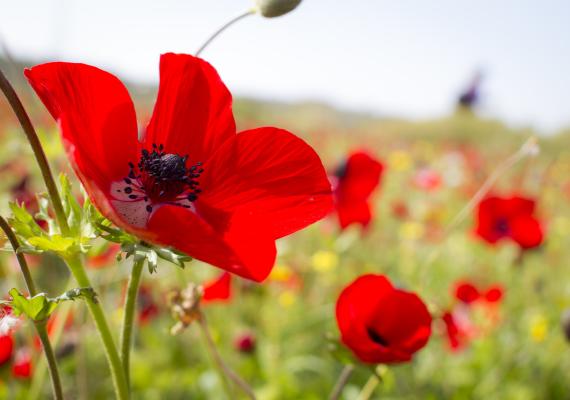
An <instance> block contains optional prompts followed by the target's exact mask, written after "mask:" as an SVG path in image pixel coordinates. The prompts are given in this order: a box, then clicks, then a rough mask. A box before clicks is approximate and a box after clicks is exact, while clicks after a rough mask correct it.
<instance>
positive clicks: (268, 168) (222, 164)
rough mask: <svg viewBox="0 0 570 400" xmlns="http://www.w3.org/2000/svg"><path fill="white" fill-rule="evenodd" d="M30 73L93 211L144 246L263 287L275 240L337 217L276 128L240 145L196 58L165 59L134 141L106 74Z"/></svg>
mask: <svg viewBox="0 0 570 400" xmlns="http://www.w3.org/2000/svg"><path fill="white" fill-rule="evenodd" d="M25 74H26V76H27V78H28V80H29V81H30V83H31V85H32V86H33V88H34V89H35V91H36V92H37V93H38V95H39V97H40V98H41V100H42V101H43V102H44V104H45V105H46V107H47V108H48V110H49V111H50V113H51V114H52V116H53V117H54V118H55V119H56V120H57V121H58V123H59V126H60V130H61V134H62V137H63V142H64V144H65V147H66V151H67V154H68V156H69V158H70V160H71V162H72V165H73V167H74V169H75V172H76V173H77V175H78V176H79V178H80V179H81V181H82V183H83V185H84V186H85V189H86V190H87V192H88V193H89V196H90V197H91V199H92V201H93V202H94V203H95V204H96V205H97V207H98V208H99V210H100V211H101V212H102V213H103V214H104V215H105V216H106V217H107V218H109V219H110V220H111V221H113V222H114V223H115V224H117V225H118V226H120V227H121V228H123V229H125V230H127V231H129V232H131V233H133V234H135V235H137V236H138V237H140V238H142V239H144V240H147V241H150V242H154V243H158V244H161V245H165V246H172V247H174V248H177V249H179V250H181V251H183V252H185V253H187V254H189V255H191V256H192V257H194V258H196V259H199V260H201V261H205V262H208V263H210V264H212V265H215V266H217V267H220V268H223V269H225V270H227V271H230V272H232V273H235V274H237V275H240V276H243V277H245V278H248V279H252V280H256V281H262V280H263V279H265V277H266V276H267V275H268V274H269V272H270V271H271V268H272V267H273V263H274V261H275V255H276V250H275V240H276V239H278V238H280V237H283V236H286V235H289V234H291V233H293V232H295V231H297V230H299V229H302V228H304V227H306V226H307V225H309V224H311V223H313V222H315V221H317V220H319V219H321V218H322V217H323V216H325V215H326V214H327V213H328V212H329V211H330V209H331V208H332V197H331V188H330V184H329V182H328V180H327V177H326V173H325V171H324V168H323V166H322V163H321V160H320V159H319V157H318V155H317V154H316V153H315V152H314V150H313V149H312V148H311V147H310V146H309V145H307V144H306V143H305V142H304V141H302V140H301V139H299V138H297V137H296V136H294V135H293V134H291V133H289V132H286V131H284V130H280V129H277V128H269V127H268V128H258V129H253V130H249V131H245V132H242V133H240V134H237V135H236V127H235V122H234V118H233V114H232V108H231V104H232V97H231V94H230V92H229V91H228V90H227V88H226V87H225V85H224V84H223V82H222V81H221V79H220V77H219V76H218V74H217V72H216V71H215V70H214V68H213V67H212V66H211V65H210V64H208V63H207V62H205V61H203V60H201V59H199V58H195V57H192V56H189V55H182V54H165V55H163V56H162V57H161V60H160V87H159V92H158V99H157V101H156V105H155V109H154V113H153V115H152V118H151V120H150V123H149V124H148V126H147V128H146V130H145V131H144V134H143V135H142V139H141V140H140V141H139V139H138V131H137V122H136V116H135V110H134V106H133V103H132V100H131V98H130V97H129V94H128V92H127V90H126V88H125V87H124V86H123V84H122V83H121V82H120V81H119V80H118V79H117V78H116V77H114V76H113V75H111V74H109V73H107V72H104V71H102V70H100V69H98V68H95V67H92V66H88V65H84V64H72V63H49V64H43V65H39V66H37V67H34V68H32V69H29V70H26V72H25Z"/></svg>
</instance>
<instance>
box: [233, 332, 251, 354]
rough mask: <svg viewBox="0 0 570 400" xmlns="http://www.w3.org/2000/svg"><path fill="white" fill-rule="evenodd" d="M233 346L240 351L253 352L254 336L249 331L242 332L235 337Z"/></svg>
mask: <svg viewBox="0 0 570 400" xmlns="http://www.w3.org/2000/svg"><path fill="white" fill-rule="evenodd" d="M234 346H235V348H236V350H238V351H239V352H240V353H245V354H249V353H253V352H254V351H255V336H253V334H251V333H246V334H242V335H241V336H238V337H237V338H236V340H235V342H234Z"/></svg>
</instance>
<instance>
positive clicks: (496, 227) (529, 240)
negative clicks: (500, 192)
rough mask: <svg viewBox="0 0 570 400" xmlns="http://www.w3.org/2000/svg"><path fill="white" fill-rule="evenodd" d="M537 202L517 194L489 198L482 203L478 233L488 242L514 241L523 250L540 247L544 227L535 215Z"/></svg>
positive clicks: (480, 204) (478, 210)
mask: <svg viewBox="0 0 570 400" xmlns="http://www.w3.org/2000/svg"><path fill="white" fill-rule="evenodd" d="M535 207H536V202H535V201H534V200H533V199H528V198H525V197H521V196H518V195H515V196H512V197H506V198H503V197H496V196H492V197H488V198H486V199H484V200H483V201H481V202H480V203H479V207H478V209H477V226H476V228H475V233H476V234H477V235H478V236H479V237H481V238H482V239H483V240H485V241H486V242H488V243H491V244H495V243H497V242H499V241H500V240H503V239H511V240H513V241H514V242H515V243H517V244H518V245H519V246H520V247H521V249H531V248H534V247H537V246H540V245H541V244H542V241H543V228H542V224H541V222H540V220H539V219H538V218H536V216H535Z"/></svg>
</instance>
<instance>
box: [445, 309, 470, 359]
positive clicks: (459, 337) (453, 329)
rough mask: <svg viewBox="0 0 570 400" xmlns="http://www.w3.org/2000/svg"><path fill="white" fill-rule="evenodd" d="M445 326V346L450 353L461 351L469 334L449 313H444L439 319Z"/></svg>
mask: <svg viewBox="0 0 570 400" xmlns="http://www.w3.org/2000/svg"><path fill="white" fill-rule="evenodd" d="M441 319H442V321H443V323H444V324H445V333H446V337H447V344H448V345H449V348H450V349H451V350H452V351H459V350H461V349H463V348H464V347H465V346H467V344H468V343H469V340H470V334H469V333H468V331H467V330H466V329H465V328H464V327H463V325H462V324H460V323H459V321H458V320H457V318H456V316H455V315H454V314H453V313H452V312H450V311H447V312H445V313H444V314H443V315H442V317H441Z"/></svg>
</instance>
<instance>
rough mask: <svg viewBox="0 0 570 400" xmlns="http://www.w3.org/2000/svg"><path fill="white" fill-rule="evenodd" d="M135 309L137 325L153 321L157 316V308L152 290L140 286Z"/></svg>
mask: <svg viewBox="0 0 570 400" xmlns="http://www.w3.org/2000/svg"><path fill="white" fill-rule="evenodd" d="M137 308H138V314H139V323H140V324H141V325H145V324H147V323H149V322H150V321H152V320H153V319H155V318H156V317H157V316H158V314H159V311H160V310H159V308H158V305H157V304H156V302H155V301H154V297H153V295H152V290H151V289H150V288H149V287H148V286H141V287H140V289H139V293H138V296H137Z"/></svg>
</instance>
